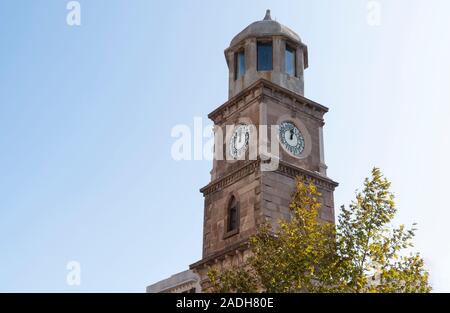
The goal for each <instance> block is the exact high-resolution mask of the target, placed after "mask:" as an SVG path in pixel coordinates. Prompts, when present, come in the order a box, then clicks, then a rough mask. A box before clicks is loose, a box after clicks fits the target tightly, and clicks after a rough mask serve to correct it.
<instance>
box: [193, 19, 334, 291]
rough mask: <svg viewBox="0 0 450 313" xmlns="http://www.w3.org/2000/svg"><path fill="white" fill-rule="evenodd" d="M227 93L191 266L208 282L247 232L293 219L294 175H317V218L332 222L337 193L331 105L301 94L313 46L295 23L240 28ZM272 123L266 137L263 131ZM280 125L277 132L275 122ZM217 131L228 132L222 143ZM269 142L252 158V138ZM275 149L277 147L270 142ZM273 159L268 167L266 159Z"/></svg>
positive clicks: (240, 248) (217, 120) (240, 251)
mask: <svg viewBox="0 0 450 313" xmlns="http://www.w3.org/2000/svg"><path fill="white" fill-rule="evenodd" d="M225 58H226V62H227V64H228V68H229V99H228V101H227V102H225V103H224V104H222V105H221V106H219V107H218V108H217V109H216V110H214V111H213V112H211V113H210V114H209V115H208V117H209V118H210V119H211V120H212V121H213V122H214V125H215V132H216V147H215V148H216V151H217V149H218V148H221V149H219V150H222V151H223V155H224V157H223V158H215V159H214V162H213V169H212V171H211V182H210V183H209V184H208V185H206V186H205V187H203V188H202V189H201V190H200V191H201V192H202V193H203V196H204V198H205V207H204V223H203V253H202V259H201V260H200V261H198V262H196V263H194V264H192V265H191V266H190V268H191V270H193V271H194V272H195V273H197V274H198V276H199V277H200V285H201V286H202V289H204V288H207V287H208V278H207V275H206V273H207V271H208V269H209V267H211V266H216V267H219V268H220V267H226V266H228V265H230V264H240V263H242V262H243V260H244V259H245V258H246V257H247V256H248V255H249V253H250V252H249V250H248V238H249V236H251V235H253V234H255V232H256V230H257V227H258V225H259V224H260V223H262V222H263V221H265V220H268V221H270V222H271V223H273V224H274V225H275V224H276V222H277V220H278V219H279V218H289V214H290V212H289V209H288V205H289V202H290V197H291V193H292V192H293V190H294V188H295V178H296V177H297V176H303V177H306V178H309V179H312V180H313V181H314V182H315V184H316V185H317V186H318V187H319V190H320V192H321V193H322V196H323V199H322V203H323V205H322V208H321V211H320V218H321V219H323V220H325V221H328V222H333V223H334V203H333V191H334V189H335V187H336V186H337V185H338V184H337V183H336V182H334V181H333V180H331V179H330V178H328V176H327V172H326V169H327V166H326V165H325V161H324V144H323V126H324V119H323V116H324V114H325V113H326V112H327V111H328V109H327V108H326V107H325V106H323V105H321V104H318V103H316V102H314V101H311V100H309V99H307V98H305V97H304V76H303V72H304V70H305V69H306V68H307V67H308V49H307V46H306V45H305V44H304V43H303V42H302V41H301V39H300V37H299V36H298V35H297V34H296V33H295V32H294V31H292V30H291V29H289V28H288V27H286V26H283V25H281V24H280V23H278V22H276V21H274V20H272V18H271V16H270V11H267V13H266V16H265V17H264V19H263V20H262V21H257V22H254V23H252V24H250V25H249V26H248V27H246V28H245V29H244V30H243V31H241V32H240V33H239V34H237V35H236V36H235V37H234V38H233V39H232V41H231V43H230V46H229V47H228V48H227V49H226V50H225ZM261 125H262V126H265V125H267V136H265V134H263V133H262V129H264V128H263V127H261ZM272 125H275V126H276V128H275V129H276V133H274V132H271V129H270V126H272ZM217 134H223V140H222V141H218V140H217V139H218V137H220V136H217ZM255 140H256V141H258V146H259V145H261V141H263V140H266V143H267V144H266V146H267V147H268V149H267V150H268V152H267V153H265V154H264V155H263V154H261V151H259V152H258V154H257V156H256V157H255V158H252V157H251V150H252V149H250V148H249V145H250V143H251V142H254V141H255ZM273 147H275V148H276V149H275V148H273ZM267 162H271V163H273V164H275V166H272V167H271V168H270V169H267V168H266V169H265V168H264V164H266V163H267Z"/></svg>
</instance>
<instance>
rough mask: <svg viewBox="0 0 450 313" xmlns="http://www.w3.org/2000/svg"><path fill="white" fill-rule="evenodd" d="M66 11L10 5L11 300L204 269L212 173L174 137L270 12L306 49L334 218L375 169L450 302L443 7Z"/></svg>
mask: <svg viewBox="0 0 450 313" xmlns="http://www.w3.org/2000/svg"><path fill="white" fill-rule="evenodd" d="M67 2H68V1H65V0H46V1H34V0H28V1H26V0H5V1H1V2H0V38H1V39H0V291H32V292H35V291H36V292H37V291H61V292H78V291H83V292H91V291H99V292H108V291H126V292H128V291H130V292H143V291H144V290H145V287H146V285H148V284H150V283H152V282H156V281H158V280H160V279H163V278H166V277H167V276H169V275H171V274H173V273H176V272H179V271H182V270H184V269H187V267H188V265H189V264H191V263H193V262H195V261H197V260H199V259H200V257H201V245H202V241H201V240H202V223H203V198H202V195H201V194H200V192H199V188H200V187H202V186H204V185H206V184H207V183H208V182H209V178H210V177H209V171H210V169H211V162H210V161H206V160H203V161H180V162H177V161H175V160H173V159H172V157H171V153H170V148H171V145H172V144H173V142H174V140H175V139H174V138H172V137H171V129H172V128H173V127H174V126H175V125H177V124H187V125H189V126H193V123H194V117H202V118H203V119H204V123H205V124H206V123H207V119H206V116H207V114H208V113H209V112H211V111H212V110H213V109H214V108H216V107H217V106H219V105H220V104H222V103H223V102H225V101H226V100H227V92H228V91H227V88H228V85H227V84H228V83H227V82H228V70H227V67H226V63H225V59H224V55H223V50H224V49H225V48H226V47H227V46H228V44H229V42H230V40H231V38H232V37H233V36H234V35H235V34H236V33H238V32H239V31H240V30H242V29H243V28H244V27H245V26H247V25H248V24H250V23H251V22H253V21H256V20H260V19H262V18H263V16H264V13H265V10H266V9H267V8H270V9H271V10H272V17H273V18H276V19H277V20H278V21H280V22H281V23H283V24H285V25H287V26H289V27H290V28H292V29H293V30H295V31H296V32H298V33H299V34H300V36H301V37H302V40H303V41H304V42H305V43H306V44H307V45H308V47H309V60H310V67H309V69H308V70H307V71H306V74H305V75H306V76H305V83H306V84H305V89H306V92H305V95H306V96H307V97H308V98H311V99H313V100H315V101H317V102H319V103H321V104H323V105H325V106H328V107H329V108H330V112H329V113H328V114H327V115H326V117H325V118H326V127H325V153H326V155H325V157H326V161H327V164H328V166H329V170H328V174H329V176H330V177H331V178H333V179H334V180H336V181H338V182H339V183H340V186H339V187H338V188H337V190H336V193H335V203H336V206H337V207H338V206H340V205H341V204H344V203H345V204H347V203H349V201H350V200H351V199H353V197H354V191H355V190H356V189H357V188H359V187H360V186H361V185H362V181H363V178H364V177H366V176H368V175H369V174H370V170H371V168H372V167H373V166H378V167H380V168H381V169H382V170H383V172H384V173H385V175H386V176H387V177H388V178H389V179H390V180H392V182H393V185H392V188H393V191H394V192H395V193H396V200H397V204H398V209H399V213H398V218H397V220H396V222H398V223H405V224H407V225H410V224H412V223H413V222H417V223H418V224H419V225H418V228H419V231H418V234H417V237H416V250H418V251H420V252H421V253H422V255H423V257H424V258H425V261H426V263H427V266H428V269H429V270H430V272H431V281H432V285H433V287H434V289H435V291H450V266H449V265H450V227H449V221H450V211H449V209H450V204H449V198H448V197H449V184H448V180H449V177H450V170H449V166H448V164H447V163H448V160H449V159H450V140H449V134H450V123H449V122H448V116H449V115H450V109H449V104H450V103H449V102H450V101H449V100H450V88H449V82H450V57H449V56H450V36H449V29H450V19H449V18H448V16H449V13H450V2H449V1H448V0H442V1H438V0H427V1H425V0H396V1H391V0H380V1H379V3H380V4H381V5H382V6H381V8H382V9H381V20H380V25H379V26H371V25H370V23H368V11H367V8H366V5H367V2H368V1H367V0H341V1H336V0H328V1H327V0H314V1H299V0H293V1H280V0H278V1H268V0H253V1H242V0H239V1H238V0H233V1H229V0H227V1H195V0H190V1H181V0H179V1H158V2H157V1H148V0H133V1H120V0H97V1H91V0H89V1H88V0H79V2H80V4H81V26H73V27H70V26H68V25H67V23H66V15H67V12H68V11H67V10H66V4H67ZM69 261H77V262H79V264H80V265H81V285H79V286H70V285H68V284H67V283H66V275H67V273H68V271H67V269H66V264H67V263H68V262H69Z"/></svg>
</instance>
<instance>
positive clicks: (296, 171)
mask: <svg viewBox="0 0 450 313" xmlns="http://www.w3.org/2000/svg"><path fill="white" fill-rule="evenodd" d="M260 165H261V161H260V160H255V161H252V162H250V163H247V164H245V165H243V166H242V167H240V168H239V169H237V170H235V171H233V172H231V173H230V174H228V175H226V176H224V177H221V178H218V179H216V180H214V181H212V182H210V183H209V184H208V185H206V186H205V187H203V188H202V189H200V192H201V193H203V196H207V195H209V194H211V193H213V192H215V191H217V190H221V189H223V188H225V187H227V186H230V185H232V184H234V183H235V182H236V181H238V180H241V179H242V178H244V177H246V176H248V175H250V174H252V173H255V172H258V171H260ZM274 172H276V173H280V174H282V175H285V176H288V177H291V178H296V177H298V176H304V177H305V178H306V179H309V180H311V181H312V182H313V183H314V184H315V185H316V186H318V187H321V188H324V189H326V190H332V191H333V190H334V189H335V188H336V187H337V186H339V184H338V183H337V182H335V181H333V180H332V179H330V178H328V177H326V176H323V175H321V174H320V173H317V172H313V171H310V170H306V169H303V168H300V167H296V166H294V165H291V164H289V163H286V162H283V161H280V163H279V165H278V169H276V170H275V171H274ZM265 173H270V172H265Z"/></svg>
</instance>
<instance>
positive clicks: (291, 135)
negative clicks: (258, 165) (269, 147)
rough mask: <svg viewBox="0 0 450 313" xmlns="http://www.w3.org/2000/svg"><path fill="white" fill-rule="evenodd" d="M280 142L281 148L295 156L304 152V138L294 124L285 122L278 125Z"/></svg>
mask: <svg viewBox="0 0 450 313" xmlns="http://www.w3.org/2000/svg"><path fill="white" fill-rule="evenodd" d="M280 142H281V144H282V145H283V147H284V148H285V149H286V150H287V151H289V152H290V153H292V154H293V155H295V156H300V155H301V154H302V152H303V150H305V138H303V135H302V133H301V132H300V130H299V129H298V128H297V126H295V124H294V123H292V122H288V121H285V122H283V123H281V124H280Z"/></svg>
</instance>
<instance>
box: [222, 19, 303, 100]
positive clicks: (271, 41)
mask: <svg viewBox="0 0 450 313" xmlns="http://www.w3.org/2000/svg"><path fill="white" fill-rule="evenodd" d="M225 58H226V60H227V64H228V69H229V92H228V94H229V97H230V98H231V97H233V96H235V95H237V94H238V93H239V92H241V91H243V90H244V89H245V88H246V87H248V86H250V85H252V84H253V83H254V82H256V81H257V80H259V79H266V80H269V81H271V82H273V83H275V84H278V85H280V86H281V87H284V88H286V89H289V90H291V91H293V92H295V93H298V94H300V95H302V96H303V95H304V80H303V72H304V69H305V68H307V67H308V49H307V46H306V45H305V44H303V42H302V41H301V39H300V36H299V35H298V34H297V33H296V32H294V31H293V30H291V29H290V28H288V27H287V26H284V25H282V24H280V23H279V22H277V21H274V20H272V18H271V16H270V10H267V11H266V15H265V17H264V19H263V20H261V21H256V22H254V23H252V24H250V25H249V26H247V27H246V28H244V30H242V31H241V32H240V33H239V34H237V35H236V36H235V37H234V38H233V39H232V40H231V42H230V46H229V47H228V48H227V49H226V50H225Z"/></svg>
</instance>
